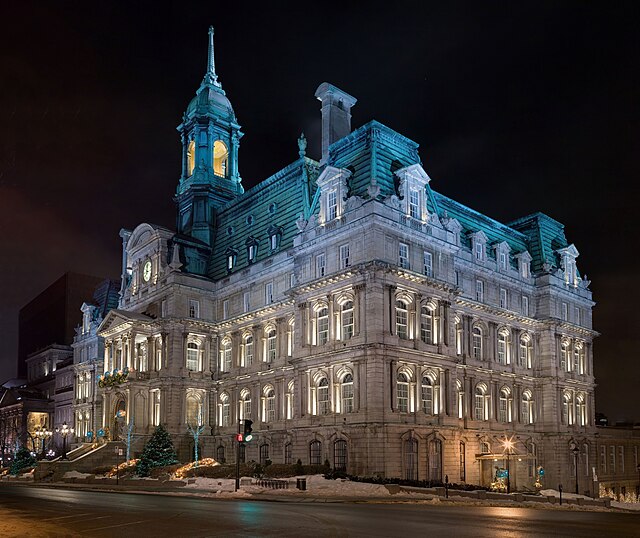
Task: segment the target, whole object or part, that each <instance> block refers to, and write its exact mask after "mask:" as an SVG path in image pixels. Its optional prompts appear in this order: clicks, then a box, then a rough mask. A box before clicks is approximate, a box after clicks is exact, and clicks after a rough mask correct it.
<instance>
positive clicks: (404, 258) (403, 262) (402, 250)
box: [398, 243, 409, 269]
mask: <svg viewBox="0 0 640 538" xmlns="http://www.w3.org/2000/svg"><path fill="white" fill-rule="evenodd" d="M398 265H399V266H400V267H401V268H402V269H409V245H405V244H404V243H399V244H398Z"/></svg>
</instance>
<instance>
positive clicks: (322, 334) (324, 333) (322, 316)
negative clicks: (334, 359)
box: [316, 306, 329, 346]
mask: <svg viewBox="0 0 640 538" xmlns="http://www.w3.org/2000/svg"><path fill="white" fill-rule="evenodd" d="M316 317H317V318H316V323H317V327H318V345H319V346H322V345H324V344H326V343H327V341H328V340H329V309H328V308H327V307H326V306H325V307H324V308H322V309H320V310H318V313H317V314H316Z"/></svg>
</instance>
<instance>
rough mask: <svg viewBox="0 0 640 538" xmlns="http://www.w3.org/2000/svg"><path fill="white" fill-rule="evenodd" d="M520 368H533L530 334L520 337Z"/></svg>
mask: <svg viewBox="0 0 640 538" xmlns="http://www.w3.org/2000/svg"><path fill="white" fill-rule="evenodd" d="M518 366H520V367H521V368H531V337H530V336H529V335H528V334H523V335H522V336H521V337H520V346H519V351H518Z"/></svg>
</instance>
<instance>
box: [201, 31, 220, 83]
mask: <svg viewBox="0 0 640 538" xmlns="http://www.w3.org/2000/svg"><path fill="white" fill-rule="evenodd" d="M202 83H203V84H212V85H214V86H217V87H218V88H220V87H221V86H220V83H219V82H218V75H216V60H215V57H214V54H213V26H209V56H208V58H207V74H206V75H205V76H204V80H203V81H202Z"/></svg>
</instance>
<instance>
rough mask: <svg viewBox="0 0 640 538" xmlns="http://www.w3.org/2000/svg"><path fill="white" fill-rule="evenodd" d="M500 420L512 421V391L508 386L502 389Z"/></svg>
mask: <svg viewBox="0 0 640 538" xmlns="http://www.w3.org/2000/svg"><path fill="white" fill-rule="evenodd" d="M498 420H499V421H500V422H511V391H509V389H508V388H506V387H505V388H503V389H501V390H500V401H499V402H498Z"/></svg>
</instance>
